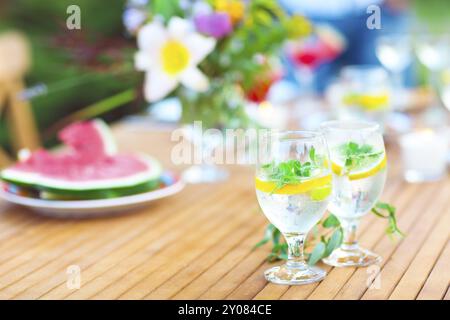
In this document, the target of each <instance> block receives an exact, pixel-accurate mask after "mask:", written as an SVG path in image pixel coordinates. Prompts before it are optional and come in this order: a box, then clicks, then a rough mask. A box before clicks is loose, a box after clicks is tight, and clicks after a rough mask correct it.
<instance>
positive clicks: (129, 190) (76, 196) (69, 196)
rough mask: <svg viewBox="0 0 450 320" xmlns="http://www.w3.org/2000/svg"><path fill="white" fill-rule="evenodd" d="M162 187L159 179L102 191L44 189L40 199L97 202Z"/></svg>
mask: <svg viewBox="0 0 450 320" xmlns="http://www.w3.org/2000/svg"><path fill="white" fill-rule="evenodd" d="M160 185H161V181H160V180H159V179H156V180H151V181H147V182H144V183H141V184H138V185H136V186H132V187H125V188H113V189H100V190H91V191H73V190H58V189H43V190H41V191H40V193H39V195H40V198H42V199H46V200H96V199H112V198H119V197H125V196H130V195H135V194H139V193H144V192H149V191H153V190H156V189H158V187H159V186H160Z"/></svg>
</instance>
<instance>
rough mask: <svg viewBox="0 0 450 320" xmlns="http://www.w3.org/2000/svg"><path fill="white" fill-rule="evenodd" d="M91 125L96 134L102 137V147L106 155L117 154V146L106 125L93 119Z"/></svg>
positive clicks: (99, 120)
mask: <svg viewBox="0 0 450 320" xmlns="http://www.w3.org/2000/svg"><path fill="white" fill-rule="evenodd" d="M92 123H93V125H94V126H95V128H96V129H97V131H98V133H99V134H100V136H101V137H102V140H103V143H104V144H105V145H104V152H105V154H107V155H110V156H112V155H115V154H117V145H116V141H115V139H114V136H113V135H112V132H111V130H110V129H109V127H108V125H107V124H106V123H105V122H104V121H103V120H101V119H95V120H93V121H92Z"/></svg>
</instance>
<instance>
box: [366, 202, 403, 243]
mask: <svg viewBox="0 0 450 320" xmlns="http://www.w3.org/2000/svg"><path fill="white" fill-rule="evenodd" d="M380 210H383V211H385V212H386V213H387V214H383V213H381V211H380ZM371 211H372V213H373V214H375V215H376V216H377V217H380V218H384V219H388V227H387V228H386V234H387V235H388V236H389V237H392V236H394V235H397V236H399V237H404V236H405V234H404V233H403V231H401V230H400V228H399V227H398V225H397V216H396V211H397V210H396V208H395V207H394V206H392V205H390V204H389V203H384V202H377V203H376V204H375V207H373V208H372V210H371Z"/></svg>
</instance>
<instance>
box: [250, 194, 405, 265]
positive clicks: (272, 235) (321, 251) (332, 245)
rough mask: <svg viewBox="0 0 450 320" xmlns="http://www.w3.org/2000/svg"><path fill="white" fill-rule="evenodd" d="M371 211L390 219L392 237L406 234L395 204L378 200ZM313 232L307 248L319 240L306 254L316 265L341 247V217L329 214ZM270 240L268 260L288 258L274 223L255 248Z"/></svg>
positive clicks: (284, 245)
mask: <svg viewBox="0 0 450 320" xmlns="http://www.w3.org/2000/svg"><path fill="white" fill-rule="evenodd" d="M371 212H372V213H373V214H375V215H376V216H377V217H379V218H383V219H387V220H388V227H387V228H386V230H385V232H386V234H387V235H388V236H389V237H390V238H393V237H394V236H399V237H404V236H405V234H404V233H403V232H402V231H401V230H400V229H399V227H398V225H397V218H396V214H395V213H396V208H395V207H394V206H392V205H390V204H388V203H384V202H377V204H376V205H375V207H373V208H372V210H371ZM319 227H322V228H323V229H324V232H323V233H322V234H321V233H320V232H319ZM311 234H312V236H311V237H309V239H307V241H305V246H304V248H305V250H307V249H308V248H310V247H311V243H314V242H317V243H316V244H315V246H314V247H313V249H312V250H311V251H310V252H308V253H306V254H305V256H306V259H307V260H308V264H310V265H314V264H316V263H317V262H319V261H320V260H321V259H323V258H326V257H328V256H329V255H330V254H331V253H332V252H333V251H334V250H335V249H337V248H339V247H340V245H341V244H342V241H343V238H344V232H343V229H342V227H341V224H340V222H339V219H338V218H337V217H336V216H335V215H333V214H329V215H328V217H327V218H326V219H324V220H321V221H319V222H318V223H317V225H316V226H315V227H314V228H313V230H312V232H311ZM269 242H271V243H272V249H271V252H270V253H269V255H268V256H267V261H269V262H274V261H277V260H287V258H288V245H287V243H286V242H285V240H284V238H283V236H282V234H281V232H280V230H278V229H277V228H276V227H275V226H274V225H273V224H269V225H268V226H267V227H266V230H265V232H264V237H263V239H262V240H261V241H259V242H258V243H257V244H256V245H255V246H254V248H255V249H256V248H259V247H261V246H263V245H265V244H266V243H269Z"/></svg>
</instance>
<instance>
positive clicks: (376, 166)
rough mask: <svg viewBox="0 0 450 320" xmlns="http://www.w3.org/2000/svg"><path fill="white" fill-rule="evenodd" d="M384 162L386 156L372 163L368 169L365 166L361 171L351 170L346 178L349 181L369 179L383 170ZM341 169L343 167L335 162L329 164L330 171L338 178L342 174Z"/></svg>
mask: <svg viewBox="0 0 450 320" xmlns="http://www.w3.org/2000/svg"><path fill="white" fill-rule="evenodd" d="M386 162H387V159H386V155H383V158H381V159H380V160H378V161H374V163H373V164H372V165H370V166H368V167H367V166H366V167H364V168H362V169H355V170H351V171H350V173H349V174H348V178H349V179H350V180H359V179H364V178H368V177H371V176H373V175H375V174H377V173H378V172H379V171H380V170H382V169H383V168H385V167H386ZM343 168H344V165H341V164H337V163H335V162H332V163H331V170H332V171H333V172H334V173H335V174H337V175H338V176H341V175H343V173H344V169H343Z"/></svg>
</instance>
